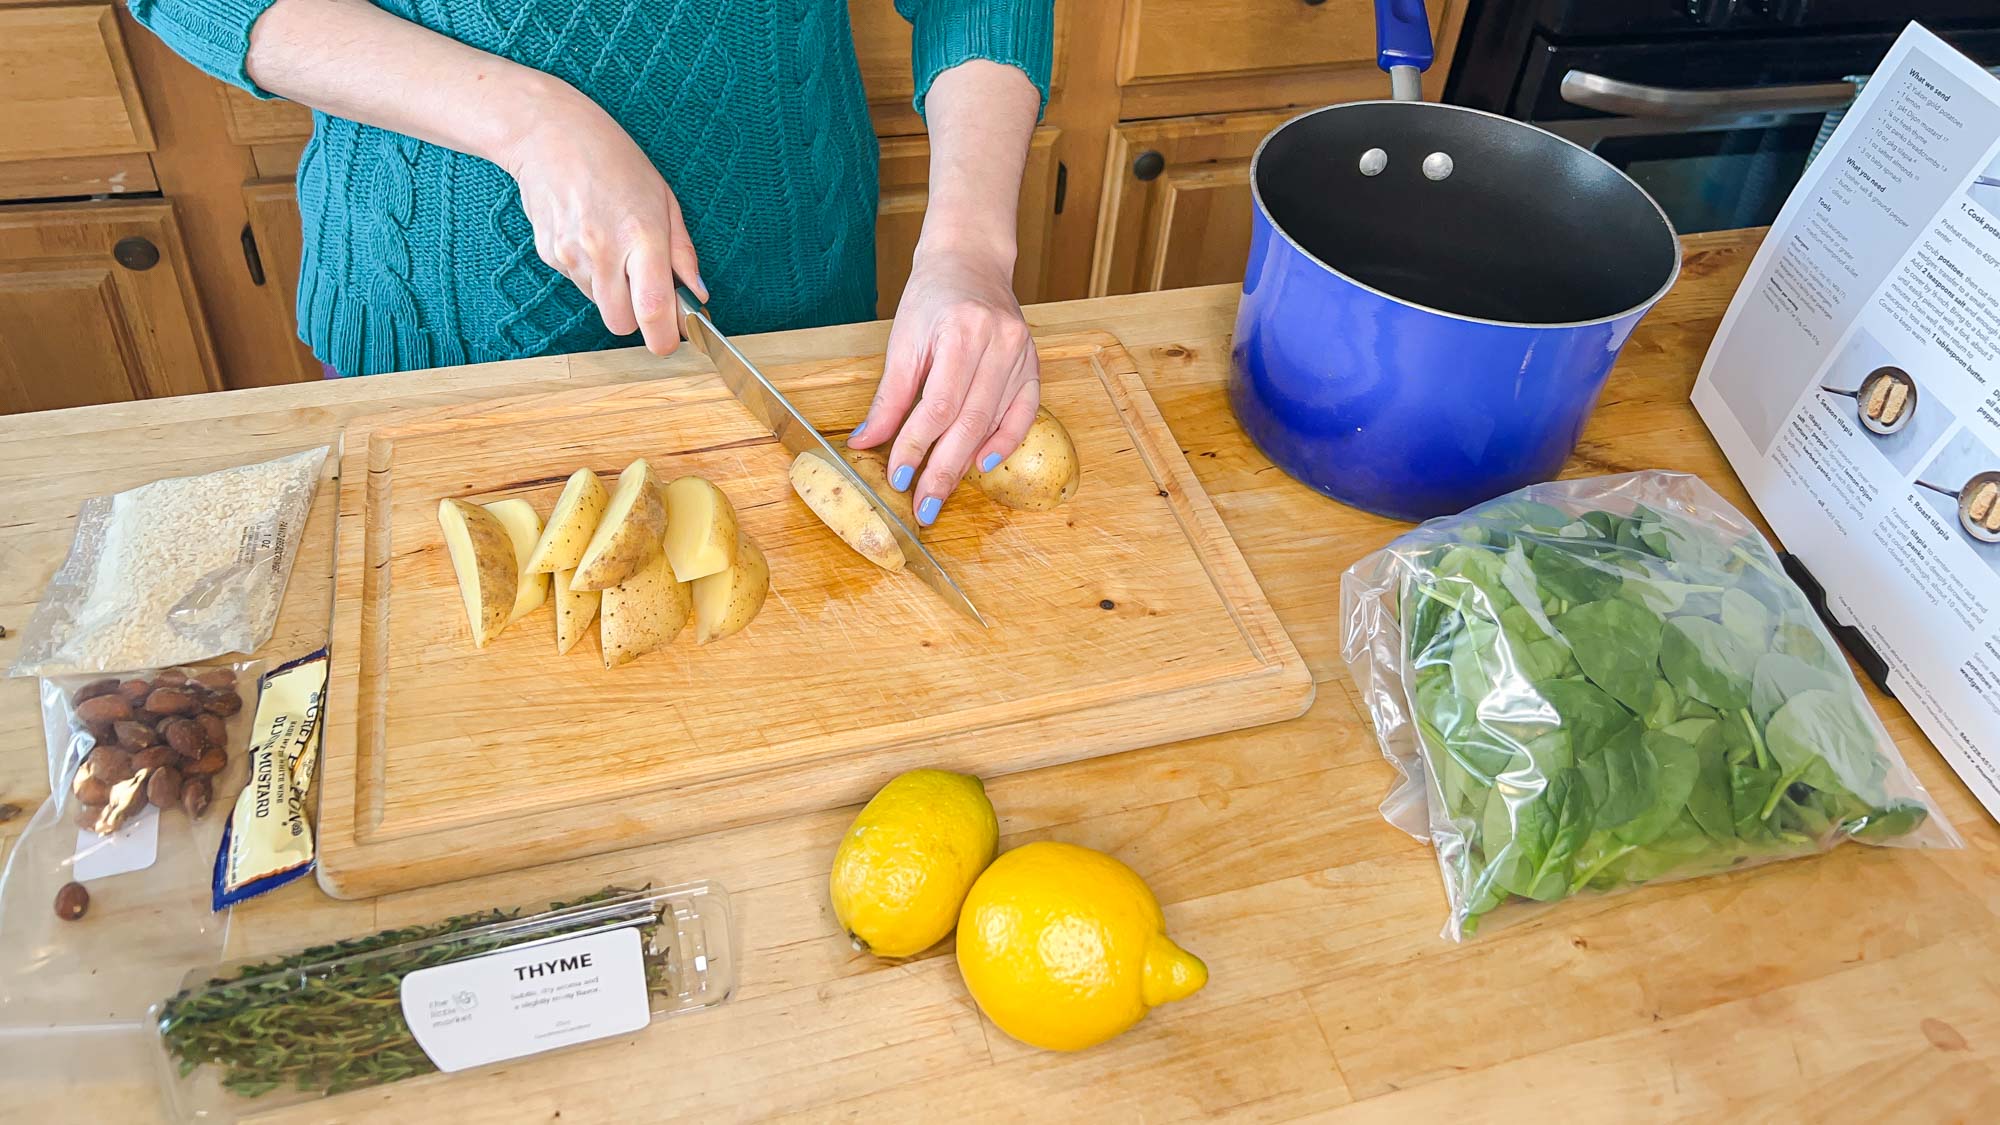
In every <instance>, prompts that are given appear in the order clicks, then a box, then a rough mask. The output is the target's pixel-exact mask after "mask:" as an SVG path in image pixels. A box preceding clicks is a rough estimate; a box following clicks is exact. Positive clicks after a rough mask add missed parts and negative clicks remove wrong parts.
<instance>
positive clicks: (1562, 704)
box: [1535, 679, 1632, 758]
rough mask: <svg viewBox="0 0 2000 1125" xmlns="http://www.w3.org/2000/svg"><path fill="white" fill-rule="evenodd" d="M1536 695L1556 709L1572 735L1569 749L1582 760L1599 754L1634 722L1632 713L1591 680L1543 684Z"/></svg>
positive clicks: (1558, 681)
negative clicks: (1620, 731)
mask: <svg viewBox="0 0 2000 1125" xmlns="http://www.w3.org/2000/svg"><path fill="white" fill-rule="evenodd" d="M1535 692H1536V693H1537V694H1538V695H1540V696H1541V697H1542V699H1543V700H1545V701H1547V703H1548V705H1549V706H1550V707H1552V708H1554V709H1555V713H1556V715H1557V716H1558V717H1560V718H1561V720H1562V725H1563V728H1564V729H1566V730H1567V731H1569V739H1570V747H1571V749H1572V750H1573V751H1574V753H1575V755H1576V756H1577V757H1579V758H1588V757H1590V756H1591V755H1593V754H1595V753H1597V752H1598V751H1599V750H1600V749H1602V748H1603V747H1604V744H1605V743H1606V742H1608V741H1610V739H1611V737H1612V736H1613V735H1615V734H1617V733H1618V731H1619V730H1620V729H1622V728H1624V727H1625V726H1627V725H1629V724H1630V723H1631V722H1632V713H1631V712H1630V711H1627V710H1626V709H1625V708H1623V707H1620V706H1619V705H1618V701H1617V700H1615V699H1612V698H1611V697H1610V696H1608V695H1606V694H1604V690H1603V689H1602V688H1599V687H1598V686H1597V685H1595V684H1593V683H1591V682H1590V681H1589V680H1583V679H1561V680H1543V681H1541V682H1539V683H1537V684H1535Z"/></svg>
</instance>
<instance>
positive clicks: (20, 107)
mask: <svg viewBox="0 0 2000 1125" xmlns="http://www.w3.org/2000/svg"><path fill="white" fill-rule="evenodd" d="M847 2H848V16H849V20H850V23H851V26H852V28H853V34H854V43H855V52H856V56H857V60H858V65H859V71H860V75H861V82H862V85H863V87H864V88H865V90H866V97H867V102H868V112H869V116H870V120H871V121H872V123H873V125H874V127H875V131H876V133H877V135H878V136H879V137H880V138H881V143H882V168H881V185H882V195H881V202H880V207H879V211H878V223H877V254H876V260H877V266H878V272H879V277H880V285H879V292H880V302H879V312H880V314H881V315H883V316H887V315H889V314H890V313H892V312H893V311H894V309H895V306H896V302H897V300H898V299H899V298H900V296H901V293H902V289H903V286H904V283H905V281H906V280H907V277H908V272H909V261H910V254H911V252H912V250H913V249H914V248H915V245H916V239H917V235H918V232H919V231H920V230H921V227H922V222H923V214H924V207H925V201H926V186H927V185H926V179H927V176H928V163H929V146H928V143H927V140H926V138H925V136H924V126H923V122H922V120H921V119H920V118H918V117H917V115H916V113H915V112H914V111H913V110H912V109H911V107H910V96H911V94H912V92H913V88H914V86H913V77H912V75H911V73H910V60H909V45H910V26H909V24H908V23H907V22H906V21H905V20H904V19H903V18H902V17H901V16H900V15H899V14H898V13H897V12H896V8H895V0H847ZM1424 2H1425V4H1426V6H1427V8H1428V10H1429V11H1430V14H1431V18H1432V21H1433V27H1434V28H1435V29H1436V33H1437V37H1438V61H1437V65H1436V66H1435V67H1434V68H1433V70H1432V74H1431V76H1430V78H1429V80H1428V81H1427V83H1426V88H1427V89H1428V90H1430V91H1432V92H1433V93H1435V91H1436V89H1437V88H1438V87H1439V86H1440V85H1441V83H1442V80H1443V76H1444V74H1445V73H1446V72H1447V71H1448V70H1449V67H1450V63H1451V53H1452V46H1453V44H1454V43H1455V41H1456V38H1457V31H1458V27H1459V24H1460V22H1461V20H1462V18H1463V14H1464V8H1465V6H1466V3H1467V0H1424ZM1055 17H1056V18H1055V40H1054V44H1053V48H1054V56H1053V70H1052V72H1051V78H1050V85H1051V91H1050V98H1049V103H1048V107H1047V111H1046V115H1045V117H1044V119H1043V121H1042V122H1041V126H1040V128H1038V129H1037V131H1036V132H1035V134H1034V141H1033V146H1032V150H1031V152H1030V155H1029V159H1028V164H1027V175H1026V177H1025V180H1024V182H1023V184H1022V188H1021V209H1020V215H1019V221H1020V232H1019V237H1018V241H1019V246H1020V256H1019V259H1018V264H1017V267H1016V270H1015V275H1014V281H1015V288H1016V292H1017V295H1018V296H1019V298H1020V299H1021V300H1022V301H1023V302H1024V303H1025V302H1034V301H1047V300H1061V299H1067V298H1074V297H1081V296H1085V295H1087V294H1108V293H1122V292H1130V291H1135V290H1148V289H1164V288H1172V287H1176V286H1183V285H1196V284H1203V283H1207V282H1229V281H1236V280H1238V279H1239V278H1240V277H1241V270H1242V261H1243V257H1244V253H1245V247H1246V243H1247V237H1248V233H1247V232H1248V229H1249V214H1250V204H1249V195H1248V190H1247V173H1248V160H1249V156H1250V153H1251V151H1252V150H1253V149H1254V148H1255V147H1256V144H1257V141H1258V140H1259V139H1260V138H1261V137H1262V136H1263V135H1264V133H1265V132H1266V131H1268V130H1269V129H1270V128H1271V127H1272V126H1274V125H1276V124H1277V123H1279V122H1281V121H1283V120H1284V119H1286V118H1287V117H1289V116H1291V115H1292V114H1294V113H1296V112H1298V111H1299V110H1300V109H1302V108H1305V107H1309V106H1314V105H1323V104H1327V103H1329V102H1335V101H1343V100H1348V99H1354V98H1372V97H1381V96H1383V94H1384V93H1385V91H1386V90H1387V81H1386V79H1385V78H1384V76H1383V75H1382V74H1381V72H1380V71H1378V70H1377V69H1376V68H1375V65H1374V60H1373V54H1374V46H1373V44H1374V24H1373V11H1372V0H1317V2H1315V0H1096V2H1089V3H1085V2H1078V0H1055ZM311 132H312V115H311V114H310V113H309V112H308V111H307V110H305V109H304V108H303V107H301V106H297V105H294V104H291V103H288V102H284V101H272V100H260V99H257V98H252V97H251V96H249V95H248V94H246V93H244V92H242V91H241V90H238V89H235V88H234V87H230V86H227V85H225V84H223V83H221V82H217V81H215V80H214V79H211V78H208V77H207V76H205V75H203V74H201V73H200V72H199V71H197V70H195V69H194V68H193V67H192V66H190V65H189V64H187V63H186V62H185V61H183V60H181V59H179V58H177V57H175V56H173V55H172V53H171V52H169V51H167V49H166V48H165V47H164V46H163V45H161V44H160V43H159V42H158V41H157V40H156V39H155V38H154V37H153V36H152V34H151V33H150V32H148V31H146V30H145V29H144V28H141V27H139V26H138V25H137V24H136V23H135V22H134V21H133V20H132V18H131V15H130V12H129V11H127V10H126V8H125V6H124V4H123V3H117V2H113V0H0V214H4V215H5V216H6V218H5V222H6V223H7V226H6V228H5V229H6V231H7V234H6V236H5V237H6V239H7V241H6V243H5V248H4V252H0V365H5V366H4V373H5V381H4V385H0V392H4V393H5V395H6V402H5V409H7V410H21V409H34V408H40V407H45V406H53V405H66V404H71V403H77V402H85V401H106V400H113V399H120V398H132V397H139V396H148V395H157V394H171V393H181V392H183V391H186V390H198V389H203V388H205V387H213V386H229V387H248V386H259V385H265V384H269V383H275V382H292V381H298V380H309V379H316V378H318V377H319V375H320V367H319V364H318V362H317V361H316V360H314V359H313V358H312V357H311V355H310V353H309V352H308V351H307V349H306V348H305V347H304V346H303V345H301V344H299V343H297V341H296V337H297V329H296V325H295V323H294V304H295V300H294V299H295V294H296V286H297V273H298V268H299V248H300V241H301V240H300V234H299V220H298V209H297V202H296V199H295V198H294V194H293V193H294V190H295V189H294V186H293V183H292V177H293V175H294V173H295V172H296V170H297V166H298V158H299V154H300V152H301V150H302V149H303V147H304V145H305V142H306V140H307V138H308V137H310V135H311ZM121 199H125V200H130V201H131V202H133V203H135V204H138V205H139V206H141V207H142V208H149V209H150V210H116V209H115V208H117V207H118V206H119V205H118V204H117V203H116V202H105V201H107V200H111V201H116V200H121ZM89 201H97V202H89ZM63 206H68V207H69V208H71V209H70V210H63V209H62V207H63ZM107 207H108V208H114V209H113V210H108V211H107V210H104V208H107ZM50 216H60V217H59V218H51V217H50ZM134 224H138V226H134ZM139 227H143V228H144V232H149V233H144V232H142V233H144V236H145V237H147V238H148V240H149V241H151V242H152V243H154V244H155V245H156V246H158V247H159V248H160V260H159V262H158V263H157V264H155V265H154V266H152V267H151V268H150V269H149V270H147V271H143V272H135V271H132V270H130V269H128V268H126V267H121V266H119V265H118V264H117V263H116V261H115V260H114V259H112V258H111V257H110V256H109V251H108V249H106V247H107V246H108V245H111V244H113V243H115V242H116V240H117V238H124V237H127V236H128V234H127V233H126V232H128V231H130V230H138V229H139ZM30 230H32V231H37V232H39V233H37V234H35V235H33V236H32V238H31V236H30V235H28V234H26V233H24V232H27V231H30ZM114 232H116V237H113V238H112V243H105V242H104V239H105V238H107V237H112V234H113V233H114ZM154 235H157V237H153V236H154ZM132 236H133V237H138V236H139V235H132ZM92 239H95V240H96V241H95V242H92V241H91V240H92ZM31 242H32V245H31ZM204 310H205V311H206V317H207V318H206V321H204V317H203V313H204ZM51 368H53V369H61V370H65V371H70V372H71V375H70V376H69V377H66V378H64V379H61V380H50V379H47V378H45V377H42V376H40V375H39V374H37V373H39V372H41V371H44V370H48V369H51Z"/></svg>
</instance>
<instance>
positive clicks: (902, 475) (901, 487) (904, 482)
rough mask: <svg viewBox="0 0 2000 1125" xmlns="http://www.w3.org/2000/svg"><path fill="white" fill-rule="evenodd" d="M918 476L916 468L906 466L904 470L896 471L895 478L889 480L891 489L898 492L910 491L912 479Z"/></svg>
mask: <svg viewBox="0 0 2000 1125" xmlns="http://www.w3.org/2000/svg"><path fill="white" fill-rule="evenodd" d="M916 475H917V469H916V466H914V465H904V466H903V467H902V468H900V469H897V470H896V475H895V476H892V477H890V478H889V487H890V488H893V489H895V490H896V491H897V492H905V491H908V490H909V487H910V478H911V477H914V476H916Z"/></svg>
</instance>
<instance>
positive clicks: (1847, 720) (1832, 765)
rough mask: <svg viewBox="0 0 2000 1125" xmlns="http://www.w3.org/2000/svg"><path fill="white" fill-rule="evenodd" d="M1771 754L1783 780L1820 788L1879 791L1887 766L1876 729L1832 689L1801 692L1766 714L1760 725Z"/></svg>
mask: <svg viewBox="0 0 2000 1125" xmlns="http://www.w3.org/2000/svg"><path fill="white" fill-rule="evenodd" d="M1764 740H1765V743H1766V744H1767V745H1768V746H1769V747H1770V749H1771V756H1772V757H1774V758H1776V759H1777V760H1778V764H1779V765H1780V766H1782V767H1784V771H1785V778H1786V781H1787V783H1789V782H1791V781H1794V780H1802V781H1804V782H1805V783H1806V784H1808V785H1811V786H1814V787H1815V788H1819V789H1832V788H1845V789H1850V790H1853V791H1854V792H1855V793H1858V794H1867V793H1879V792H1880V791H1881V785H1882V780H1883V777H1884V775H1885V774H1886V772H1887V767H1886V766H1885V765H1884V763H1883V760H1882V758H1881V755H1880V749H1879V747H1878V746H1877V745H1876V742H1875V732H1874V730H1873V729H1872V728H1871V727H1870V725H1869V723H1868V721H1867V720H1866V719H1865V718H1863V717H1862V716H1861V714H1860V712H1859V710H1858V709H1857V708H1856V707H1855V706H1854V704H1853V703H1852V702H1850V701H1849V700H1848V699H1847V698H1845V697H1843V696H1841V695H1837V694H1835V693H1834V692H1831V691H1823V690H1817V689H1816V690H1813V691H1803V692H1800V693H1799V694H1797V695H1795V696H1793V697H1792V698H1791V699H1790V700H1789V701H1787V702H1786V703H1785V705H1784V706H1782V707H1780V708H1778V710H1777V713H1776V714H1774V715H1772V716H1771V725H1770V726H1768V727H1766V728H1765V730H1764Z"/></svg>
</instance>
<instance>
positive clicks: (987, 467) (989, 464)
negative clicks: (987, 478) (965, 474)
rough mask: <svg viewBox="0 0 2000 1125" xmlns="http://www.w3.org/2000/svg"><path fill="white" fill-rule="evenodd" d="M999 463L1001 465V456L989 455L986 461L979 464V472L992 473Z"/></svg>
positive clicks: (996, 454)
mask: <svg viewBox="0 0 2000 1125" xmlns="http://www.w3.org/2000/svg"><path fill="white" fill-rule="evenodd" d="M999 463H1000V455H999V454H998V453H988V454H987V455H986V457H985V459H984V460H982V461H980V462H979V471H980V472H982V473H990V472H992V471H993V466H995V465H998V464H999Z"/></svg>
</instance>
